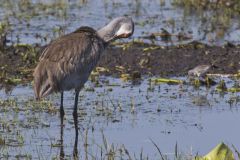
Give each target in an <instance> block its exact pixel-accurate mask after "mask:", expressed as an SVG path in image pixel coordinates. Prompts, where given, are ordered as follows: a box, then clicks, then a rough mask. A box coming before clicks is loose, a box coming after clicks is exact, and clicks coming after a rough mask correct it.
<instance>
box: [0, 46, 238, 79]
mask: <svg viewBox="0 0 240 160" xmlns="http://www.w3.org/2000/svg"><path fill="white" fill-rule="evenodd" d="M42 48H43V47H39V46H30V45H15V46H8V47H6V48H5V49H1V51H0V80H1V84H3V83H9V84H11V83H13V84H14V83H18V82H19V83H23V82H30V81H32V71H33V69H34V67H35V65H36V63H37V62H38V57H39V55H40V54H41V50H42ZM239 55H240V46H234V45H231V44H227V45H225V46H222V47H219V46H207V45H204V44H201V43H198V42H192V43H190V44H186V45H178V46H171V47H162V46H154V45H149V44H144V43H140V42H134V43H133V42H131V43H127V44H114V45H111V46H110V47H108V49H107V50H106V52H105V55H103V57H102V58H101V60H100V62H99V64H98V66H99V67H103V69H102V70H100V74H102V75H107V76H115V77H118V76H120V75H121V74H126V73H127V74H130V75H134V76H140V75H147V76H162V77H165V76H180V75H186V74H187V72H188V70H190V69H192V68H193V67H195V66H197V65H200V64H213V65H214V67H213V68H212V69H211V70H210V73H227V74H229V73H236V72H237V71H238V70H239V69H240V56H239Z"/></svg>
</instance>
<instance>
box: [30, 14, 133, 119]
mask: <svg viewBox="0 0 240 160" xmlns="http://www.w3.org/2000/svg"><path fill="white" fill-rule="evenodd" d="M133 32H134V23H133V21H132V19H131V18H129V17H118V18H115V19H113V20H112V21H111V22H110V23H109V24H107V25H106V26H104V27H103V28H101V29H100V30H98V31H96V30H94V29H92V28H90V27H80V28H79V29H77V30H76V31H74V32H72V33H70V34H67V35H64V36H62V37H59V38H57V39H56V40H53V41H52V42H50V44H49V45H48V46H47V47H46V48H45V49H44V50H43V52H42V55H41V56H40V58H39V63H38V65H37V66H36V68H35V70H34V73H33V76H34V92H35V96H36V99H41V98H43V97H46V96H48V95H49V94H51V93H53V92H60V93H61V106H60V114H61V116H63V115H64V109H63V92H64V91H67V90H71V89H75V103H74V110H73V115H77V104H78V96H79V92H80V90H81V89H82V88H83V86H84V83H85V82H86V81H87V80H88V77H89V75H90V73H91V71H92V70H93V69H94V67H95V66H96V64H97V62H98V60H99V58H100V57H101V55H102V53H103V51H104V49H105V48H106V47H107V46H108V44H109V43H110V42H111V41H113V40H116V39H119V38H128V37H129V36H131V35H132V34H133Z"/></svg>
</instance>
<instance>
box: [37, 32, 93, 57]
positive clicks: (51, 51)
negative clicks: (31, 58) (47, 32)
mask: <svg viewBox="0 0 240 160" xmlns="http://www.w3.org/2000/svg"><path fill="white" fill-rule="evenodd" d="M92 43H93V42H92V39H91V37H89V33H84V32H82V33H70V34H68V35H65V36H62V37H60V38H58V39H56V40H54V41H52V42H51V43H50V44H49V45H48V46H47V47H46V48H45V49H44V50H43V52H42V55H41V56H40V58H39V60H40V61H41V60H48V61H51V62H60V61H65V62H69V61H70V60H71V59H72V60H73V59H74V58H80V56H81V55H82V54H84V53H87V52H90V50H91V46H92Z"/></svg>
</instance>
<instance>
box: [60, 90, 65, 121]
mask: <svg viewBox="0 0 240 160" xmlns="http://www.w3.org/2000/svg"><path fill="white" fill-rule="evenodd" d="M64 114H65V113H64V109H63V91H62V92H61V105H60V116H61V118H63V116H64Z"/></svg>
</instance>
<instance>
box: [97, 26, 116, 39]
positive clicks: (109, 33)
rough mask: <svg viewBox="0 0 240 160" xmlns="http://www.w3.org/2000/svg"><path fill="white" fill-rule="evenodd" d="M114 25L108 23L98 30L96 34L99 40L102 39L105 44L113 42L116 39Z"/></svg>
mask: <svg viewBox="0 0 240 160" xmlns="http://www.w3.org/2000/svg"><path fill="white" fill-rule="evenodd" d="M117 29H118V28H116V24H113V23H109V24H108V25H106V26H104V27H103V28H101V29H99V30H98V31H97V34H98V35H99V37H100V38H102V39H103V40H104V41H105V42H107V43H109V42H111V41H113V40H115V39H116V38H117V37H116V36H115V33H116V30H117Z"/></svg>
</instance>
